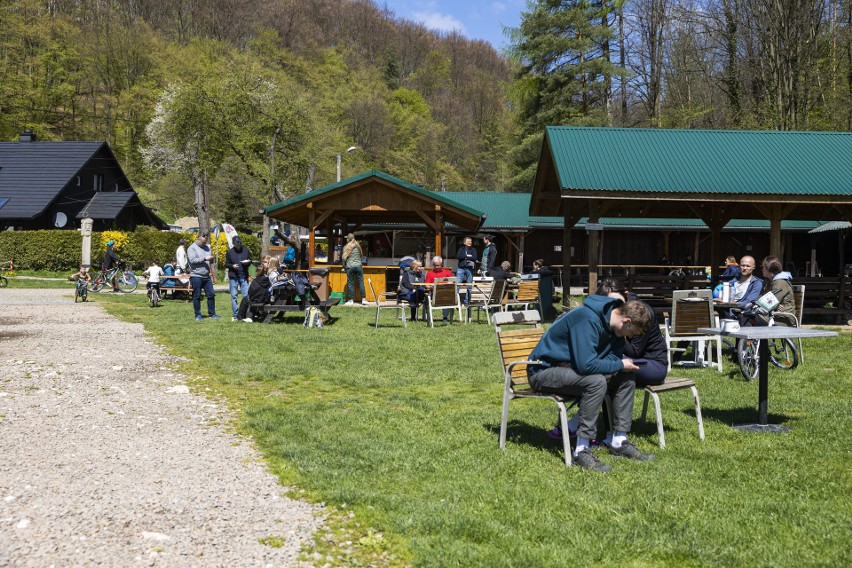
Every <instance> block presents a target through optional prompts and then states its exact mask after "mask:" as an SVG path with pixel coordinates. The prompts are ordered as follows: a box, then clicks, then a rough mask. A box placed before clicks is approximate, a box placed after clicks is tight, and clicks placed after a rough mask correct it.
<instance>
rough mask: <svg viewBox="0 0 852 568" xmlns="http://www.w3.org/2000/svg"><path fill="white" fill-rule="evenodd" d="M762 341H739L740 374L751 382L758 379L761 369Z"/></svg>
mask: <svg viewBox="0 0 852 568" xmlns="http://www.w3.org/2000/svg"><path fill="white" fill-rule="evenodd" d="M758 353H760V340H753V339H740V340H739V341H737V361H738V362H739V364H740V372H741V373H742V374H743V377H745V380H747V381H750V380H752V379H754V378H755V377H757V371H758V368H759V367H760V357H759V355H758Z"/></svg>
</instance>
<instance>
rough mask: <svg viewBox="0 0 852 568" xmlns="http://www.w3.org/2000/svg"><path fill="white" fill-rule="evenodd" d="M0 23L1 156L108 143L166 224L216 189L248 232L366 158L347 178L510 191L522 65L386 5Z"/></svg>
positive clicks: (66, 4) (55, 10) (211, 1)
mask: <svg viewBox="0 0 852 568" xmlns="http://www.w3.org/2000/svg"><path fill="white" fill-rule="evenodd" d="M0 6H2V11H0V138H2V139H3V140H15V139H16V138H17V136H18V135H19V134H20V132H21V131H22V129H23V128H32V129H33V130H34V131H35V132H36V134H37V135H38V137H39V140H74V139H81V140H106V141H107V142H109V143H110V145H111V146H112V148H113V150H114V151H115V153H116V155H117V156H118V158H119V160H120V161H121V162H122V165H123V166H124V168H125V170H126V171H127V173H128V174H129V175H130V177H131V180H132V181H133V183H134V185H135V187H136V188H137V189H138V190H139V191H140V192H141V193H142V195H143V197H144V198H146V202H147V203H149V204H151V205H152V206H153V207H155V208H156V209H158V211H159V212H160V214H161V215H162V216H163V217H164V218H165V219H167V220H171V219H172V218H174V217H176V216H180V215H183V214H186V213H189V212H191V211H192V205H193V196H194V193H193V186H195V188H196V189H198V190H200V189H201V187H202V186H205V187H206V188H207V189H208V193H209V196H210V202H211V211H212V213H213V214H214V216H215V215H216V214H217V213H218V212H224V211H227V212H228V218H229V219H232V222H237V223H238V224H239V223H244V222H246V221H247V219H248V217H249V215H250V214H252V213H254V212H255V211H256V210H257V207H258V206H259V205H261V204H263V205H266V204H269V203H271V202H272V201H273V200H277V199H279V198H283V197H285V196H290V195H294V194H297V193H301V192H304V191H305V187H306V184H312V185H313V186H314V187H320V186H322V185H325V184H328V183H332V182H334V181H335V162H336V154H337V153H338V152H342V151H345V150H346V149H347V148H348V147H350V146H352V145H355V146H357V147H358V150H357V151H354V152H351V153H349V154H346V155H345V156H344V157H343V160H342V161H343V176H344V177H345V176H347V175H353V174H355V173H360V172H361V171H363V170H364V169H367V168H370V167H375V168H379V169H382V170H384V171H387V172H389V173H392V174H394V175H396V176H399V177H401V178H403V179H405V180H408V181H411V182H414V183H417V184H420V185H422V186H424V187H427V188H430V189H440V187H441V186H442V184H444V185H446V187H447V188H448V189H453V190H482V189H495V188H499V187H501V186H502V185H503V183H504V181H505V179H507V178H508V176H509V174H508V168H507V165H506V163H505V159H506V155H507V150H508V147H507V144H508V142H509V140H510V138H509V135H510V131H511V127H512V124H511V117H510V116H509V113H508V110H507V105H506V104H505V96H504V95H505V94H504V92H503V89H504V87H505V85H506V84H507V81H508V80H509V72H508V66H507V64H506V62H505V60H504V59H503V58H502V57H501V56H500V55H498V53H497V52H496V51H495V50H494V49H493V48H492V47H491V46H490V45H489V44H487V43H485V42H482V41H471V40H468V39H466V38H464V37H462V36H460V35H457V34H437V33H435V32H432V31H429V30H427V29H426V28H425V27H423V26H422V25H420V24H415V23H412V22H409V21H403V20H400V19H398V18H396V17H395V16H394V15H393V14H391V13H388V12H387V11H384V10H383V9H382V8H380V7H379V6H378V5H377V4H376V3H374V2H371V1H369V0H359V1H349V2H347V1H340V0H52V1H47V0H2V1H0ZM311 176H312V179H310V178H311ZM235 215H236V216H237V217H238V218H236V219H235V218H234V216H235ZM220 217H221V216H220Z"/></svg>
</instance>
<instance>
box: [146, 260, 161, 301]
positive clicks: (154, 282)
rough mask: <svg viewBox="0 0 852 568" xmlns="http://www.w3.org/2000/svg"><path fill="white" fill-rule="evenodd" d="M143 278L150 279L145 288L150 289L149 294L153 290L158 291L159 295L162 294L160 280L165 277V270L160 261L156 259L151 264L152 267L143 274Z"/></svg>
mask: <svg viewBox="0 0 852 568" xmlns="http://www.w3.org/2000/svg"><path fill="white" fill-rule="evenodd" d="M142 276H144V277H145V278H147V279H148V283H147V284H146V285H145V287H146V288H147V289H148V291H149V292H150V290H151V289H152V288H153V289H155V290H157V293H159V292H160V278H162V277H163V276H165V273H164V272H163V269H162V268H160V260H159V259H157V258H155V259H154V260H153V261H152V262H151V266H149V267H148V268H147V270H145V272H143V273H142Z"/></svg>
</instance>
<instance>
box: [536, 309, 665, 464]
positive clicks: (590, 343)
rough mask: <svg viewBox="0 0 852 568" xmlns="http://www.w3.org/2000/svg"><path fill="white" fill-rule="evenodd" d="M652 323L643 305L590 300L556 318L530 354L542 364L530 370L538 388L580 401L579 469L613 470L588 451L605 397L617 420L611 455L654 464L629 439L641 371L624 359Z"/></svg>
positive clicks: (577, 445)
mask: <svg viewBox="0 0 852 568" xmlns="http://www.w3.org/2000/svg"><path fill="white" fill-rule="evenodd" d="M649 322H650V314H649V313H648V308H647V307H646V306H645V305H644V304H643V303H641V302H637V301H630V302H627V303H624V302H622V301H621V300H617V299H614V298H608V297H606V296H597V295H595V296H589V297H588V298H586V300H585V301H584V302H583V305H582V306H581V307H579V308H575V309H573V310H571V311H570V312H568V313H567V314H565V315H563V316H562V317H560V318H558V319H557V320H556V321H555V322H554V323H553V325H551V326H550V328H549V329H548V330H547V331H546V332H545V334H544V335H543V336H542V338H541V340H540V341H539V343H538V345H536V347H535V349H533V351H532V353H530V359H532V360H538V361H540V363H539V364H538V365H529V366H528V367H527V374H528V375H529V381H530V385H531V386H532V387H533V388H534V389H536V390H539V391H542V392H554V393H559V394H565V395H569V396H581V397H582V398H581V399H580V404H579V408H580V409H579V416H580V425H579V428H578V430H577V444H576V449H575V450H574V457H575V459H576V461H577V463H578V464H579V465H580V466H581V467H584V468H586V469H590V470H593V471H601V472H604V471H609V470H610V469H612V468H611V467H610V466H608V465H604V464H602V463H601V462H600V460H598V458H597V457H596V456H595V455H594V454H593V453H592V452H591V450H590V448H589V444H590V441H591V439H592V438H593V437H594V435H595V433H596V431H597V417H598V414H599V412H600V410H601V405H602V404H603V399H604V396H605V395H606V394H607V392H609V393H610V395H611V396H612V401H613V415H614V416H613V417H612V418H613V427H614V432H613V435H612V439H611V440H610V449H609V451H610V453H611V454H613V455H616V456H621V457H626V458H630V459H636V460H650V459H654V456H652V455H650V454H643V453H642V452H640V451H639V450H638V449H637V448H636V446H635V445H633V443H631V442H630V441H629V440H628V439H627V433H628V432H630V427H631V425H632V422H633V393H634V391H635V389H636V383H635V381H634V378H633V375H632V374H630V373H629V371H636V370H638V369H639V367H638V366H637V365H635V364H634V363H633V361H632V360H631V359H630V358H626V357H623V352H624V339H625V338H628V339H629V338H631V337H633V336H634V335H640V334H643V333H645V332H646V331H647V330H648V325H649Z"/></svg>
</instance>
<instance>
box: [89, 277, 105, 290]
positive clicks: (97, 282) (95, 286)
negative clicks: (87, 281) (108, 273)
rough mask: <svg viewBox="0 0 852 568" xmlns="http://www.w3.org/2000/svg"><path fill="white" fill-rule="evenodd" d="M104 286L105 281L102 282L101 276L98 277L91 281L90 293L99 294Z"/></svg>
mask: <svg viewBox="0 0 852 568" xmlns="http://www.w3.org/2000/svg"><path fill="white" fill-rule="evenodd" d="M104 284H106V280H104V277H103V276H98V277H97V278H95V279H94V280H92V292H100V290H101V288H103V287H104Z"/></svg>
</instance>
